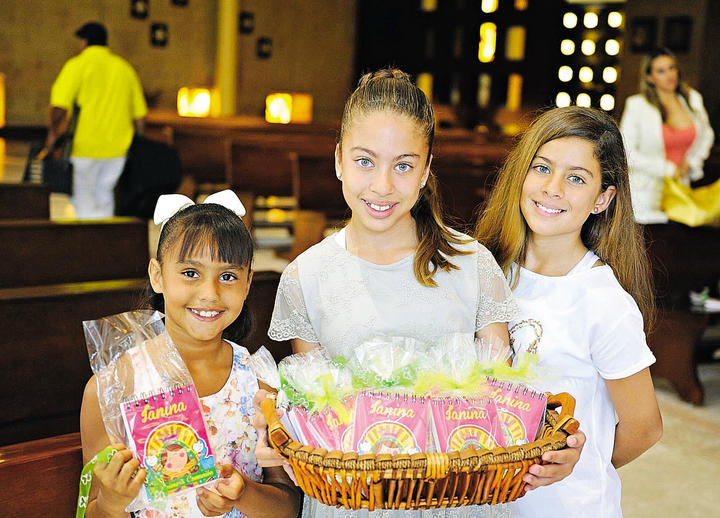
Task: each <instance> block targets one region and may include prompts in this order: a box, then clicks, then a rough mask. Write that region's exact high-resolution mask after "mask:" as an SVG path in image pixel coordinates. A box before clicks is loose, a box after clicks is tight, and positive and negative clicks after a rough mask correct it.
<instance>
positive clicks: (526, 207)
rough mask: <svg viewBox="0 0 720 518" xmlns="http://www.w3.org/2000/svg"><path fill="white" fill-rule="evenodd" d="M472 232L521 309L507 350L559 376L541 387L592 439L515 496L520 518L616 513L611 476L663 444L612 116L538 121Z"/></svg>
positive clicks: (640, 273)
mask: <svg viewBox="0 0 720 518" xmlns="http://www.w3.org/2000/svg"><path fill="white" fill-rule="evenodd" d="M476 235H477V238H478V240H479V241H481V242H483V243H485V244H486V246H488V248H489V249H490V250H491V251H492V252H493V253H494V255H495V257H496V259H497V260H498V263H499V264H500V266H501V267H502V268H503V270H504V271H505V272H506V273H507V275H508V278H509V280H510V284H511V286H512V287H513V288H514V291H513V293H514V294H515V297H516V300H517V301H518V304H519V305H520V309H521V311H522V316H521V318H520V319H518V320H516V321H514V322H511V324H510V338H511V343H512V344H513V347H514V349H515V351H516V352H518V351H529V352H534V353H536V354H537V355H538V356H539V361H540V365H545V366H547V367H549V368H550V370H551V372H555V373H556V375H555V377H554V378H552V379H549V380H548V381H547V382H545V383H544V386H541V387H539V388H541V389H543V390H548V391H550V392H553V393H558V392H564V391H565V392H568V393H570V394H571V395H573V396H574V397H575V399H576V403H577V405H576V407H575V416H576V417H577V418H578V420H579V422H580V425H581V426H582V427H583V429H584V430H585V432H586V433H587V437H588V441H587V444H586V445H585V448H584V450H583V452H582V455H581V457H580V461H579V462H578V464H577V466H576V467H575V469H574V470H573V472H572V473H571V474H570V476H568V477H567V478H566V479H565V480H563V481H561V482H559V483H557V484H553V485H552V486H549V487H543V488H539V489H536V490H534V491H532V492H531V493H529V494H527V495H526V496H524V497H523V498H521V499H519V500H518V508H519V511H520V515H521V516H523V517H525V516H532V517H539V516H548V517H549V516H553V517H555V516H588V517H590V516H592V517H593V518H595V517H598V518H600V517H618V516H622V511H621V508H620V480H619V478H618V475H617V473H616V471H615V470H616V468H619V467H620V466H623V465H624V464H627V463H628V462H630V461H631V460H633V459H635V458H636V457H637V456H639V455H640V454H641V453H643V452H644V451H645V450H647V449H648V448H649V447H650V446H652V445H653V444H654V443H655V442H656V441H657V440H658V439H659V438H660V436H661V434H662V421H661V417H660V412H659V410H658V406H657V401H656V399H655V392H654V389H653V384H652V380H651V378H650V373H649V369H648V367H649V365H651V364H652V363H653V362H654V361H655V358H654V357H653V355H652V353H651V352H650V350H649V348H648V346H647V344H646V342H645V334H644V332H643V316H645V325H646V327H647V326H649V325H650V324H651V315H652V304H653V301H652V290H651V286H650V280H649V279H650V275H649V266H648V262H647V258H646V255H645V248H644V244H643V240H642V236H641V234H640V232H639V229H638V227H637V225H636V224H635V223H634V222H633V215H632V207H631V204H630V191H629V186H628V173H627V161H626V158H625V152H624V149H623V142H622V137H621V134H620V131H619V130H618V128H617V126H616V125H615V123H614V122H613V121H612V119H610V117H608V116H607V115H606V114H604V113H602V112H600V111H597V110H593V109H590V108H580V107H577V106H572V107H568V108H556V109H553V110H550V111H548V112H546V113H545V114H543V115H542V116H540V117H539V118H538V119H537V120H536V121H535V122H534V123H533V124H531V125H530V127H529V128H528V130H527V132H526V133H525V135H524V136H523V137H522V139H521V140H520V142H519V143H518V145H517V147H516V148H515V149H514V150H513V151H512V153H511V154H510V156H509V157H508V160H507V162H506V164H505V167H504V168H503V170H502V171H501V173H500V175H499V178H498V181H497V184H496V187H495V189H494V191H493V193H492V195H491V197H490V200H489V201H488V205H487V208H486V210H485V212H484V214H483V216H482V218H481V220H480V222H479V223H478V228H477V233H476ZM638 306H639V307H638ZM616 414H617V418H616Z"/></svg>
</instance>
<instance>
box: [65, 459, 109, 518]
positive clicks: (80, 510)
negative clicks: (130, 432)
mask: <svg viewBox="0 0 720 518" xmlns="http://www.w3.org/2000/svg"><path fill="white" fill-rule="evenodd" d="M116 453H117V448H113V447H112V446H108V447H107V448H105V449H104V450H102V451H101V452H99V453H98V454H97V455H95V456H94V457H93V458H92V459H90V461H89V462H88V463H87V464H85V466H84V467H83V470H82V473H81V474H80V493H79V495H78V503H77V512H76V513H75V518H84V516H85V511H87V505H88V499H89V497H90V484H91V483H92V475H93V469H95V464H97V462H98V461H100V462H104V463H105V464H107V463H109V462H110V459H112V457H113V455H115V454H116Z"/></svg>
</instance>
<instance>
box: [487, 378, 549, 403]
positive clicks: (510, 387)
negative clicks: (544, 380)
mask: <svg viewBox="0 0 720 518" xmlns="http://www.w3.org/2000/svg"><path fill="white" fill-rule="evenodd" d="M488 385H490V386H491V387H497V388H499V389H500V390H504V389H505V390H507V391H508V392H513V391H514V392H515V393H516V394H519V393H520V391H521V390H522V394H523V396H527V395H528V394H530V397H531V398H533V399H534V398H535V397H537V398H538V399H540V400H543V399H545V398H546V397H547V395H546V394H545V392H541V391H537V390H534V389H532V388H530V387H528V386H526V385H523V384H522V383H511V382H509V381H501V380H497V379H495V378H488Z"/></svg>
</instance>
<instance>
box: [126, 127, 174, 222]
mask: <svg viewBox="0 0 720 518" xmlns="http://www.w3.org/2000/svg"><path fill="white" fill-rule="evenodd" d="M181 180H182V167H181V165H180V156H179V155H178V152H177V149H176V148H175V146H171V145H169V144H166V143H164V142H159V141H156V140H152V139H149V138H146V137H143V136H141V135H137V134H136V135H135V136H134V137H133V141H132V144H131V145H130V149H129V150H128V153H127V161H126V162H125V168H124V169H123V172H122V175H121V176H120V179H119V180H118V183H117V185H116V186H115V215H116V216H136V217H140V218H146V219H150V218H152V216H153V212H154V211H155V204H156V203H157V200H158V198H159V197H160V195H161V194H168V193H173V192H175V191H176V190H177V188H178V187H179V186H180V181H181Z"/></svg>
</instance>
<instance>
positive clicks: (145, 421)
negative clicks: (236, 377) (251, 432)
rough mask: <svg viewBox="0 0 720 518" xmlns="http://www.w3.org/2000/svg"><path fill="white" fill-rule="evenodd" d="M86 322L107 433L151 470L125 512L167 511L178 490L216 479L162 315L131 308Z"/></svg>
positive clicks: (188, 382)
mask: <svg viewBox="0 0 720 518" xmlns="http://www.w3.org/2000/svg"><path fill="white" fill-rule="evenodd" d="M83 327H84V330H85V339H86V342H87V348H88V355H89V358H90V366H91V368H92V370H93V372H94V373H95V376H96V380H97V393H98V402H99V404H100V411H101V412H102V417H103V422H104V424H105V429H106V431H107V434H108V437H109V438H110V441H111V442H122V443H124V444H125V445H127V446H128V448H130V449H131V450H132V451H133V454H134V456H135V457H136V458H138V460H139V461H140V465H141V467H142V468H145V469H146V470H147V475H146V478H145V490H144V491H140V494H139V495H138V497H137V498H135V500H134V501H133V502H132V503H131V504H130V506H129V507H128V508H127V511H135V510H138V509H143V508H152V509H157V510H160V511H164V510H165V509H166V507H167V501H168V498H169V497H171V496H172V495H173V494H177V493H180V492H183V491H187V490H192V489H194V488H196V487H199V486H202V485H205V484H208V483H210V482H212V481H214V480H217V478H218V475H217V471H216V468H215V461H214V457H213V454H212V451H211V447H210V442H209V438H208V433H207V430H206V428H205V423H204V420H203V416H202V411H201V407H200V401H199V398H198V395H197V392H196V390H195V386H194V383H193V380H192V377H191V376H190V373H189V371H188V369H187V367H186V366H185V363H184V362H183V360H182V357H181V356H180V353H179V352H178V350H177V349H176V348H175V346H174V344H173V343H172V340H171V339H170V337H169V335H168V334H167V333H166V332H165V327H164V324H163V321H162V314H161V313H158V312H156V311H149V310H141V311H130V312H126V313H121V314H118V315H113V316H109V317H104V318H101V319H99V320H91V321H85V322H83Z"/></svg>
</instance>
